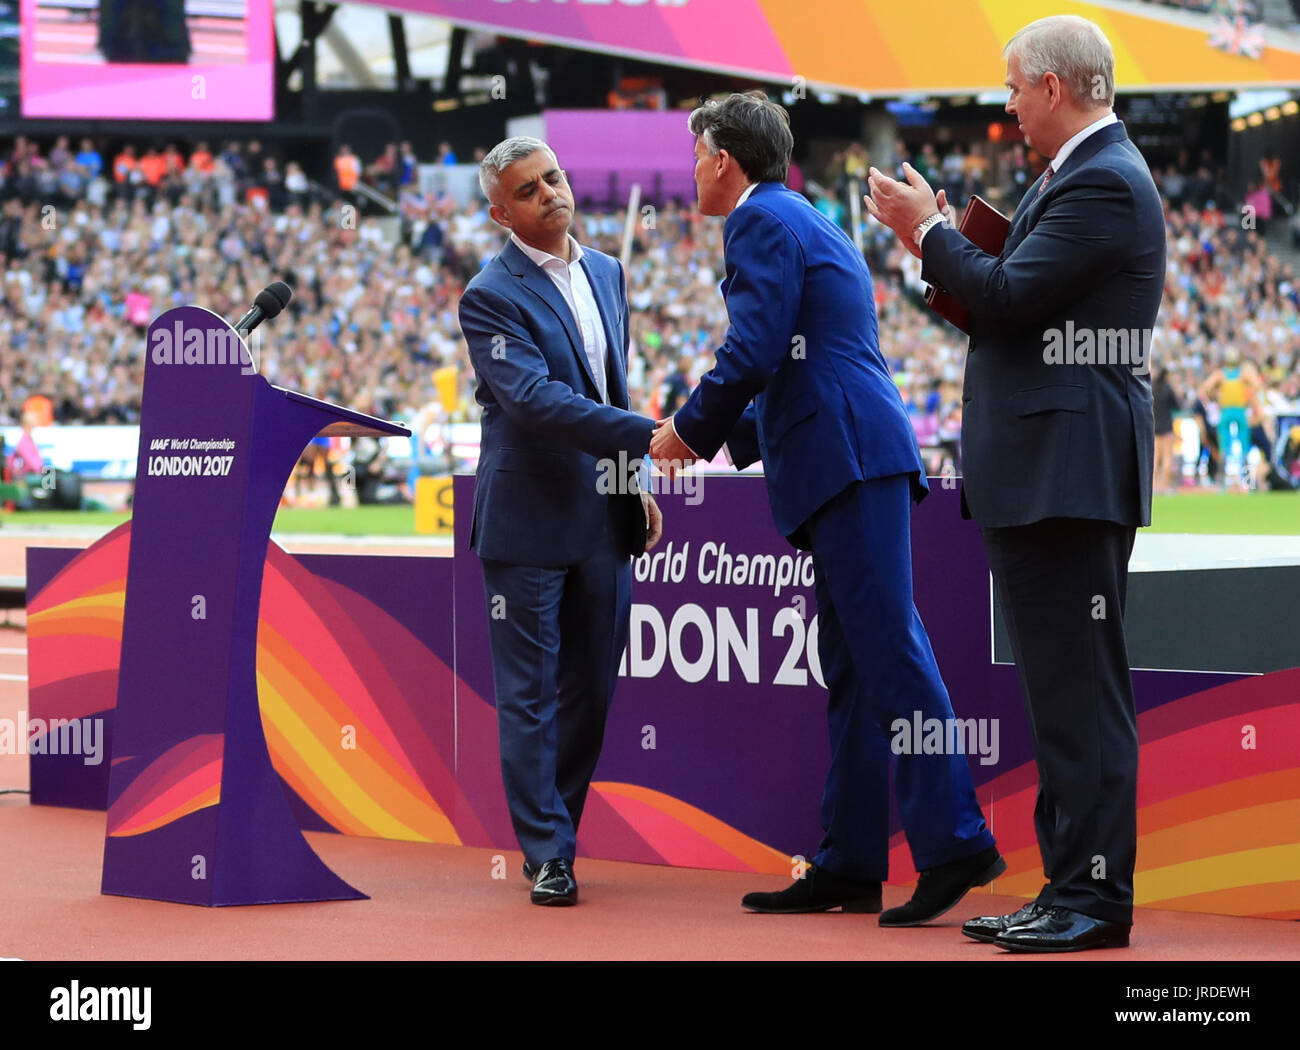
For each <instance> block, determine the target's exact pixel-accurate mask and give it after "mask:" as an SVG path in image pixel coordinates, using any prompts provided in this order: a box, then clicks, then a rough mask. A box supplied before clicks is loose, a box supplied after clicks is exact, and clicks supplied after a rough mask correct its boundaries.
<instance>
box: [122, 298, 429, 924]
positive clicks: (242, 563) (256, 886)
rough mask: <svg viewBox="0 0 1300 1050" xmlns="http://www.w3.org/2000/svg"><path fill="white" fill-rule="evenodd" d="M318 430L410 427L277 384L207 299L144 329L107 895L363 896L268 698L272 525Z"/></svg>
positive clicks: (191, 898)
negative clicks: (280, 766)
mask: <svg viewBox="0 0 1300 1050" xmlns="http://www.w3.org/2000/svg"><path fill="white" fill-rule="evenodd" d="M320 434H325V435H335V434H344V435H373V436H384V435H405V436H409V431H408V430H407V429H406V428H405V427H404V426H402V425H400V424H397V423H390V422H387V421H385V420H381V419H376V418H374V417H371V416H367V415H363V414H361V413H359V412H351V411H349V410H347V409H344V408H339V407H337V406H335V405H330V404H327V403H325V402H324V401H319V400H317V399H315V398H311V397H307V396H306V395H304V394H298V393H294V392H293V391H289V390H282V389H280V388H279V387H275V386H272V385H271V384H270V383H268V382H267V381H266V380H265V379H264V378H263V377H262V376H260V375H258V374H257V372H256V367H255V365H254V363H253V361H252V357H251V355H250V354H249V352H248V349H247V347H246V346H245V345H244V342H243V340H242V339H241V338H240V336H239V335H238V334H237V333H236V332H235V330H234V329H233V328H231V327H230V325H228V324H227V323H226V322H225V321H224V320H223V319H222V318H220V317H218V316H217V315H216V314H214V313H212V312H211V311H209V310H205V309H203V308H201V307H196V306H185V307H179V308H177V309H174V310H168V311H167V312H166V313H164V314H163V315H162V316H160V317H159V318H158V319H157V320H155V321H154V322H153V324H151V325H150V326H149V332H148V336H147V346H146V364H145V381H144V397H143V405H142V408H141V419H140V452H139V457H138V459H137V465H136V484H135V497H134V504H133V507H132V510H133V521H132V526H131V553H130V561H129V566H128V570H127V585H126V608H125V613H124V622H123V629H122V658H121V667H120V671H119V677H118V693H117V711H116V715H115V719H116V721H115V724H114V732H113V741H112V771H111V773H110V776H109V788H108V828H107V834H106V837H105V840H104V877H103V885H102V891H103V892H104V893H108V894H117V895H120V896H126V897H147V898H152V899H155V900H168V901H179V902H183V903H186V904H206V905H228V904H267V903H273V902H281V901H321V900H358V899H361V900H364V899H365V894H363V893H360V892H359V891H357V890H355V889H353V888H352V887H351V886H349V885H348V884H347V883H346V882H344V881H343V880H342V879H340V878H339V877H338V876H337V875H335V874H334V873H333V872H332V871H330V870H329V868H327V867H326V866H325V865H324V863H323V862H322V861H321V860H320V858H319V857H317V856H316V854H315V853H314V852H313V850H312V849H311V847H310V846H309V845H308V844H307V842H306V840H305V839H304V838H303V836H302V832H301V831H300V830H299V828H298V824H297V822H296V821H295V819H294V817H293V814H292V812H291V811H290V808H289V802H288V800H287V798H286V797H285V793H284V791H285V789H284V787H283V785H282V782H281V780H280V777H279V775H278V774H277V773H276V772H275V770H274V768H273V767H272V765H271V758H270V754H269V752H268V750H267V744H266V736H265V734H264V732H263V728H262V720H261V716H260V714H259V710H258V698H257V691H258V682H257V630H258V607H259V602H260V598H261V591H262V568H263V564H264V562H265V559H266V552H267V544H268V542H269V540H270V535H271V524H272V522H273V521H274V519H275V512H276V508H277V507H278V506H279V504H280V497H281V495H282V493H283V492H284V486H285V484H286V482H287V481H288V479H289V476H290V473H291V472H292V470H293V468H294V465H295V464H296V463H297V461H298V457H299V455H300V454H301V453H302V450H303V448H304V447H305V446H306V444H307V443H308V442H309V441H310V440H311V439H312V438H313V437H316V436H317V435H320ZM288 732H292V729H291V728H290V729H289V730H288Z"/></svg>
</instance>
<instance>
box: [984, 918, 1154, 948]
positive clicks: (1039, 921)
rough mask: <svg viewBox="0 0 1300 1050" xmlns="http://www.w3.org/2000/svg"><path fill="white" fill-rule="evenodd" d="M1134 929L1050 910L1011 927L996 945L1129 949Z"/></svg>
mask: <svg viewBox="0 0 1300 1050" xmlns="http://www.w3.org/2000/svg"><path fill="white" fill-rule="evenodd" d="M1131 929H1132V927H1131V926H1127V925H1125V924H1124V923H1119V922H1106V921H1105V920H1103V919H1094V918H1093V917H1092V916H1091V915H1081V914H1079V912H1077V911H1071V910H1070V909H1069V908H1061V907H1055V908H1048V909H1047V910H1046V911H1045V912H1043V913H1042V914H1040V915H1039V916H1038V917H1037V918H1034V919H1030V920H1029V921H1028V922H1027V923H1024V924H1023V925H1021V926H1008V927H1007V928H1006V929H1005V930H1003V931H1002V932H1001V933H1000V934H998V937H997V940H995V941H994V942H993V943H994V944H996V945H997V946H998V947H999V948H1005V949H1006V950H1007V951H1009V952H1084V951H1088V950H1089V949H1090V948H1127V947H1128V935H1129V930H1131Z"/></svg>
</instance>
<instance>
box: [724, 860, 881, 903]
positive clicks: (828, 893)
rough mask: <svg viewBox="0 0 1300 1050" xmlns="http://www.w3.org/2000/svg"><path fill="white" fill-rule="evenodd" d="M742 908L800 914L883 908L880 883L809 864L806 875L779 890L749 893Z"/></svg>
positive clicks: (742, 900)
mask: <svg viewBox="0 0 1300 1050" xmlns="http://www.w3.org/2000/svg"><path fill="white" fill-rule="evenodd" d="M740 905H741V907H742V908H747V909H748V910H749V911H757V912H763V913H765V914H769V915H797V914H799V913H801V912H810V911H830V910H832V909H833V908H843V909H844V910H845V911H851V912H867V913H872V914H874V913H875V912H878V911H880V883H878V882H857V881H855V880H853V879H846V878H843V877H841V876H839V875H835V874H833V873H832V872H829V871H826V870H825V869H823V868H818V867H816V866H814V865H812V864H809V865H808V867H807V868H806V869H805V871H804V876H803V878H802V879H796V880H795V883H794V885H793V886H791V887H789V888H788V889H784V890H781V891H779V892H777V893H747V894H745V896H744V897H743V898H742V899H741V901H740Z"/></svg>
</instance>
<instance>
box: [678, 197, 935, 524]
mask: <svg viewBox="0 0 1300 1050" xmlns="http://www.w3.org/2000/svg"><path fill="white" fill-rule="evenodd" d="M723 242H724V250H725V256H726V274H727V276H726V279H725V280H724V281H723V282H722V294H723V297H724V298H725V299H726V303H727V315H728V317H729V319H730V326H729V327H728V329H727V338H726V342H725V343H724V344H723V346H722V347H721V348H720V349H719V350H718V351H717V363H716V365H715V366H714V368H713V370H712V371H710V372H709V373H708V374H707V375H706V376H704V378H703V379H701V380H700V384H699V386H698V387H696V388H695V390H694V392H693V393H692V394H691V396H690V398H689V400H688V401H687V402H686V404H685V405H684V406H682V408H681V410H680V411H679V412H678V413H677V415H676V416H675V417H674V418H673V423H674V426H676V428H677V434H678V436H679V437H680V438H681V439H682V440H683V441H684V442H686V444H687V445H689V446H690V447H691V448H692V449H693V450H694V451H695V452H696V454H698V455H700V456H704V457H708V458H712V457H713V456H714V455H716V454H717V452H718V449H719V448H720V447H721V446H722V445H723V443H724V442H725V443H726V445H727V448H728V451H729V452H730V453H731V457H732V460H733V462H734V463H735V464H736V466H737V467H745V466H747V465H749V464H750V463H752V462H754V460H756V459H758V458H760V457H761V458H762V460H763V466H764V471H765V473H766V475H767V490H768V498H769V500H770V501H771V504H772V517H773V518H774V520H775V522H776V527H777V528H778V529H779V530H780V531H781V533H782V534H783V535H784V536H786V537H788V538H789V539H790V540H791V542H793V543H795V544H796V546H803V545H804V543H803V539H802V537H801V536H800V535H799V533H800V527H801V526H802V525H803V524H804V523H805V522H806V521H807V520H808V519H809V518H810V517H811V516H812V515H813V514H814V513H815V512H816V511H817V510H818V509H820V508H821V507H822V506H823V505H825V504H826V503H827V501H829V500H830V499H832V498H833V497H835V496H837V495H838V494H839V493H840V492H842V491H844V489H846V488H847V487H848V486H849V485H851V484H853V483H854V482H856V481H866V480H869V479H871V478H883V477H890V476H892V475H895V474H911V475H913V485H914V492H913V495H914V498H916V499H920V498H922V497H923V496H924V494H925V491H926V487H925V477H924V470H923V466H922V463H921V456H920V452H919V450H918V449H917V444H916V434H915V432H914V431H913V429H912V424H911V421H910V420H909V419H908V416H907V411H906V409H905V408H904V407H903V399H902V397H901V396H900V395H899V393H898V387H897V386H896V385H895V383H894V381H893V379H892V378H891V377H890V374H889V367H888V365H886V364H885V360H884V358H883V357H882V356H881V353H880V349H879V347H878V345H877V334H876V305H875V300H874V298H873V296H872V290H871V274H870V273H869V272H868V271H867V265H866V263H865V262H864V261H863V259H862V254H861V253H860V252H859V251H858V250H857V248H856V247H854V245H853V242H852V241H850V240H849V238H848V236H847V235H846V234H845V233H844V231H843V230H841V229H840V228H839V227H838V226H836V225H835V224H834V223H832V222H831V221H830V220H829V219H827V218H826V217H825V216H824V215H822V214H821V212H819V211H818V210H817V209H816V208H814V207H813V206H812V205H811V204H809V203H808V201H807V200H805V199H804V198H803V197H802V196H800V195H799V194H798V193H795V192H793V191H792V190H789V189H787V188H786V187H785V186H783V185H782V184H781V183H779V182H764V183H760V184H759V185H758V186H756V187H755V188H754V191H753V192H752V193H751V194H750V196H749V198H748V199H747V200H746V201H745V202H744V203H743V204H741V205H740V207H738V208H736V209H735V210H733V211H732V213H731V214H730V215H729V216H728V217H727V222H726V225H725V227H724V228H723ZM751 401H752V402H753V404H752V406H750V402H751ZM747 406H750V407H748V408H747ZM742 414H743V415H742Z"/></svg>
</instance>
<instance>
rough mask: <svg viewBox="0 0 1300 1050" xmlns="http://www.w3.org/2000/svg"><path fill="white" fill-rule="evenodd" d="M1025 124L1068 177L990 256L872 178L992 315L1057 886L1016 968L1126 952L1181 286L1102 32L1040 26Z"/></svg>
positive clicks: (1051, 176) (1047, 845)
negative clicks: (1167, 355) (1140, 584)
mask: <svg viewBox="0 0 1300 1050" xmlns="http://www.w3.org/2000/svg"><path fill="white" fill-rule="evenodd" d="M1005 56H1006V58H1007V86H1008V87H1009V88H1010V89H1011V97H1010V99H1009V100H1008V102H1007V112H1008V113H1011V114H1013V115H1014V116H1015V117H1016V118H1017V119H1018V121H1019V123H1020V128H1021V131H1022V133H1023V134H1024V136H1025V141H1026V142H1028V143H1029V144H1030V145H1031V146H1033V147H1034V149H1036V150H1037V151H1038V152H1039V153H1041V154H1042V155H1043V156H1044V157H1050V158H1051V164H1050V165H1049V167H1048V168H1047V170H1046V171H1045V172H1044V173H1043V175H1042V177H1041V178H1040V179H1039V180H1038V182H1037V183H1036V184H1035V185H1034V186H1033V187H1031V188H1030V190H1029V192H1028V193H1026V194H1025V197H1024V199H1023V200H1022V201H1021V203H1020V207H1019V208H1018V209H1017V210H1016V214H1015V217H1014V219H1013V222H1012V225H1011V230H1010V233H1009V234H1008V236H1007V240H1006V244H1005V246H1004V247H1003V249H1002V252H1001V254H1000V255H998V256H993V255H988V254H985V253H984V252H982V251H980V250H979V249H978V248H976V247H975V246H974V245H973V244H971V243H970V242H969V241H967V240H966V239H965V238H964V237H962V236H961V234H959V233H958V232H957V231H956V230H954V229H952V228H950V226H948V225H946V224H945V223H944V221H943V218H942V216H941V213H942V212H943V210H944V205H945V202H944V201H943V199H942V198H943V193H942V191H941V192H940V194H939V197H938V198H936V196H935V195H934V194H933V193H932V192H931V191H930V187H929V186H928V185H926V183H925V181H924V180H923V179H922V178H921V177H920V176H919V175H918V174H917V173H916V172H915V171H913V170H911V169H908V171H907V177H908V183H909V184H903V183H899V182H896V181H894V180H893V179H890V178H887V177H885V176H883V175H881V174H880V173H879V172H877V171H875V170H874V169H873V170H872V174H871V178H870V186H871V196H870V197H869V198H868V207H869V209H870V210H871V212H872V213H873V214H874V215H876V216H877V217H878V218H880V219H881V221H883V222H884V223H886V225H888V226H890V227H891V228H892V229H893V230H894V232H895V233H896V234H897V235H898V236H899V238H900V239H901V240H902V241H903V243H904V244H906V245H908V247H909V249H910V250H911V251H912V252H913V254H918V255H920V257H921V259H922V271H921V276H922V277H923V278H924V279H925V280H926V281H928V282H929V283H930V284H934V285H938V286H941V287H943V288H946V289H947V290H948V291H949V292H951V293H952V295H953V296H955V297H956V299H957V300H958V301H959V302H961V304H962V305H963V306H965V307H966V308H967V309H968V310H970V312H971V318H972V320H971V332H970V350H969V353H968V355H967V358H966V380H965V389H964V391H963V395H962V435H961V437H962V464H963V470H964V474H965V478H964V482H963V487H962V507H963V513H964V514H965V515H966V516H968V517H973V518H974V520H975V521H976V522H978V523H979V525H980V530H981V534H982V536H983V540H984V548H985V551H986V553H987V555H988V560H989V567H990V568H991V569H992V572H993V582H994V585H995V587H996V588H997V593H998V597H999V600H1000V602H1001V605H1002V609H1003V613H1004V615H1005V617H1006V624H1007V630H1008V633H1009V635H1010V638H1011V648H1012V652H1013V654H1014V656H1015V661H1016V670H1017V672H1018V675H1019V678H1020V685H1021V689H1022V692H1023V693H1024V697H1025V705H1026V709H1027V711H1028V714H1029V724H1030V730H1031V733H1032V738H1033V742H1034V755H1035V758H1036V760H1037V763H1038V776H1039V786H1038V802H1037V805H1036V807H1035V810H1034V823H1035V827H1036V830H1037V833H1038V845H1039V850H1040V851H1041V853H1042V859H1043V871H1044V874H1045V875H1046V877H1047V879H1048V883H1047V885H1045V886H1044V887H1043V889H1042V890H1041V891H1040V892H1039V894H1038V897H1037V899H1036V900H1034V901H1031V902H1030V903H1029V904H1027V905H1026V906H1025V907H1023V908H1021V909H1019V910H1018V911H1016V912H1014V913H1012V914H1011V915H1005V916H1001V915H997V916H983V917H981V918H978V919H973V920H971V921H970V922H968V923H966V925H965V926H964V927H963V932H964V933H966V934H967V935H968V936H971V937H974V938H976V939H977V940H985V941H992V942H994V943H996V944H998V945H999V946H1001V947H1003V948H1006V949H1007V950H1009V951H1036V952H1048V951H1051V952H1058V951H1079V950H1084V949H1088V948H1108V947H1125V946H1127V945H1128V942H1129V930H1130V928H1131V926H1132V923H1133V870H1134V865H1135V860H1136V852H1137V761H1138V738H1137V717H1136V713H1135V710H1134V702H1133V683H1132V676H1131V674H1130V671H1129V664H1128V651H1127V649H1126V647H1125V642H1124V601H1125V594H1126V589H1127V584H1128V560H1129V555H1130V553H1131V552H1132V549H1133V539H1134V535H1135V530H1136V529H1137V528H1138V527H1140V526H1145V525H1150V524H1151V467H1152V458H1153V455H1154V452H1153V448H1154V437H1153V431H1154V421H1153V415H1152V399H1151V383H1150V376H1149V372H1150V359H1149V350H1150V337H1151V331H1152V327H1153V325H1154V324H1155V320H1156V313H1157V311H1158V310H1159V307H1160V298H1161V295H1162V293H1163V289H1164V279H1165V224H1164V213H1163V209H1162V207H1161V203H1160V198H1159V195H1158V193H1157V191H1156V187H1155V184H1154V182H1153V181H1152V179H1151V174H1150V172H1149V171H1148V170H1147V166H1146V163H1145V162H1144V161H1143V159H1142V155H1141V154H1140V153H1139V152H1138V150H1137V147H1136V146H1134V145H1133V143H1132V142H1130V141H1129V139H1128V136H1127V134H1126V133H1125V130H1124V125H1123V124H1121V123H1119V121H1118V120H1117V119H1116V117H1115V115H1114V113H1113V112H1112V110H1111V106H1112V104H1113V101H1114V91H1115V87H1114V84H1115V77H1114V58H1113V55H1112V53H1111V48H1110V44H1109V42H1108V41H1107V40H1106V37H1105V35H1104V34H1103V33H1102V31H1101V30H1100V29H1099V28H1098V27H1097V26H1096V25H1094V24H1093V23H1091V22H1089V21H1087V20H1086V19H1082V18H1078V17H1076V16H1058V17H1053V18H1044V19H1040V20H1039V21H1037V22H1034V23H1031V24H1030V25H1029V26H1027V27H1025V28H1024V29H1022V30H1021V31H1020V32H1019V33H1018V34H1016V36H1014V37H1013V38H1012V39H1011V42H1010V43H1009V44H1008V45H1007V48H1006V51H1005Z"/></svg>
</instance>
